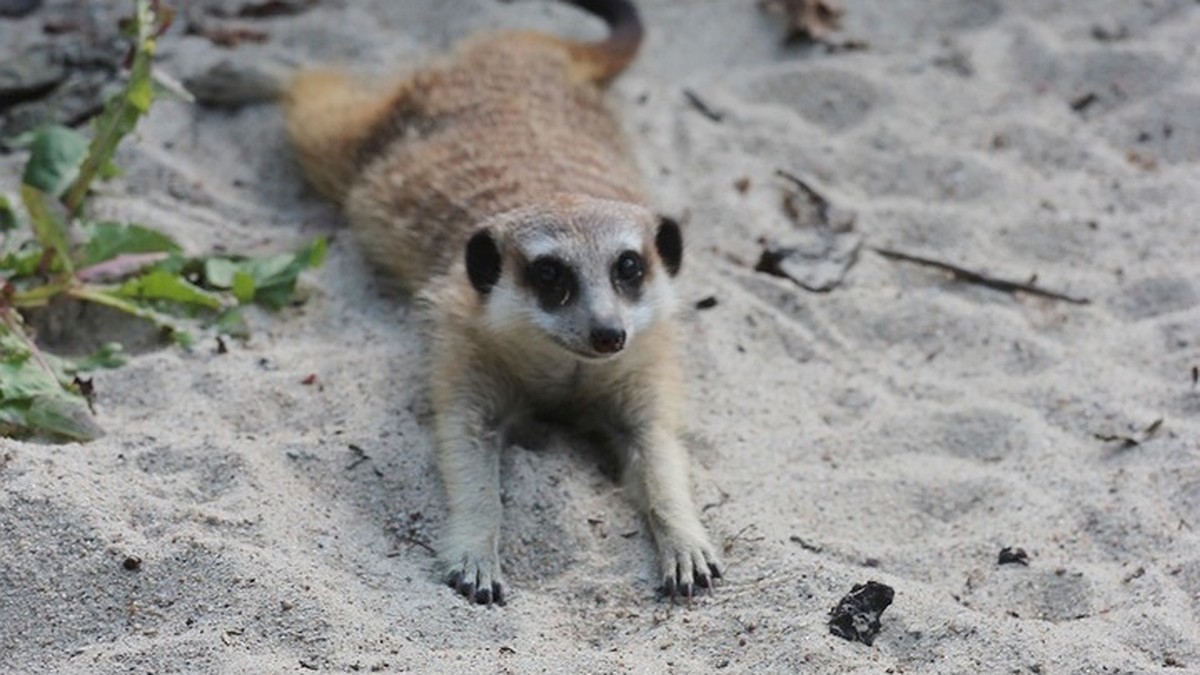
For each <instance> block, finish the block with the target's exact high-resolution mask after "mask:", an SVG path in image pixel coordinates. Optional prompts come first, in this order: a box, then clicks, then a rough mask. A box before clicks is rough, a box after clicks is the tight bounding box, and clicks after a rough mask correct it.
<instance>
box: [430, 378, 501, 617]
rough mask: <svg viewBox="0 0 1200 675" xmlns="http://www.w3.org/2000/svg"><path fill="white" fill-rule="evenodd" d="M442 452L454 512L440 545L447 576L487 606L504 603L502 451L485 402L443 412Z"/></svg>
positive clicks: (441, 465) (455, 406)
mask: <svg viewBox="0 0 1200 675" xmlns="http://www.w3.org/2000/svg"><path fill="white" fill-rule="evenodd" d="M437 414H438V420H437V446H438V449H437V453H438V466H439V469H440V470H441V474H442V483H443V485H444V486H445V489H446V496H447V498H448V506H449V511H450V513H449V516H448V518H447V521H446V525H445V528H444V530H443V532H442V535H441V538H440V543H439V545H438V558H439V563H440V566H441V569H440V573H441V574H442V578H443V580H445V581H446V583H448V584H449V585H450V586H451V587H453V588H455V589H457V590H458V592H459V593H461V594H463V595H464V596H466V597H467V599H469V600H471V601H473V602H476V603H479V604H481V605H490V604H492V603H497V604H503V603H504V585H503V579H502V578H501V575H500V551H499V548H500V514H501V505H500V451H501V447H502V438H501V437H502V434H501V433H500V431H499V430H497V429H495V428H489V422H490V420H489V415H487V413H486V412H485V410H484V409H483V408H482V407H481V406H477V405H471V404H470V403H467V402H463V401H459V402H457V403H453V404H451V405H450V407H448V408H445V409H439V410H438V413H437Z"/></svg>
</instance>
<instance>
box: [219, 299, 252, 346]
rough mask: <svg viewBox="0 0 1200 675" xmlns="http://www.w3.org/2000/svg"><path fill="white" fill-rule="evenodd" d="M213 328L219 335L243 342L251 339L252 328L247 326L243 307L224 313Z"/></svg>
mask: <svg viewBox="0 0 1200 675" xmlns="http://www.w3.org/2000/svg"><path fill="white" fill-rule="evenodd" d="M213 327H214V328H216V329H217V332H218V333H222V334H224V335H228V336H230V337H235V338H238V339H243V340H244V339H246V338H248V337H250V327H249V326H247V325H246V317H245V315H244V314H243V313H242V308H241V307H233V308H231V309H228V310H226V311H225V312H223V313H222V314H221V316H219V317H217V320H216V321H214V322H213Z"/></svg>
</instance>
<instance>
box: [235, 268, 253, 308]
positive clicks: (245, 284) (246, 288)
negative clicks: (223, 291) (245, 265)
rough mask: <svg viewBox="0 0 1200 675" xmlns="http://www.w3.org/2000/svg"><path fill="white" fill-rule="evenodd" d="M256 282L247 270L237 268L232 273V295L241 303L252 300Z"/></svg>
mask: <svg viewBox="0 0 1200 675" xmlns="http://www.w3.org/2000/svg"><path fill="white" fill-rule="evenodd" d="M256 286H257V284H255V283H254V277H253V276H251V274H250V273H249V272H245V271H242V270H238V271H237V272H236V273H235V274H234V275H233V297H235V298H237V300H238V302H240V303H242V304H243V305H244V304H246V303H247V302H252V301H253V300H254V290H255V287H256Z"/></svg>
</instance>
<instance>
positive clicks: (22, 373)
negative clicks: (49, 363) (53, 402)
mask: <svg viewBox="0 0 1200 675" xmlns="http://www.w3.org/2000/svg"><path fill="white" fill-rule="evenodd" d="M57 391H62V385H61V384H60V383H59V381H58V380H57V379H55V377H54V376H53V375H52V374H50V373H49V372H47V371H46V369H44V368H42V367H41V366H40V365H39V364H38V363H37V362H36V361H35V360H34V359H33V358H32V356H31V355H30V353H29V352H28V351H24V353H23V354H22V353H15V352H14V353H10V354H8V355H6V356H5V357H4V358H3V359H2V360H0V401H12V400H31V399H33V397H34V396H41V395H44V394H53V393H55V392H57Z"/></svg>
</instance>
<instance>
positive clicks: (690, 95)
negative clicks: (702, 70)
mask: <svg viewBox="0 0 1200 675" xmlns="http://www.w3.org/2000/svg"><path fill="white" fill-rule="evenodd" d="M683 97H684V98H686V99H687V102H688V103H690V104H691V105H692V107H693V108H695V109H696V112H698V113H700V114H701V115H704V116H705V117H707V118H708V119H710V120H712V121H713V122H716V123H718V124H719V123H720V122H721V120H723V119H725V114H724V113H720V112H717V111H716V110H713V109H712V107H711V106H710V105H708V104H707V103H705V102H704V101H703V100H702V99H701V98H700V96H699V95H697V94H696V92H694V91H692V90H691V89H684V90H683Z"/></svg>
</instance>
